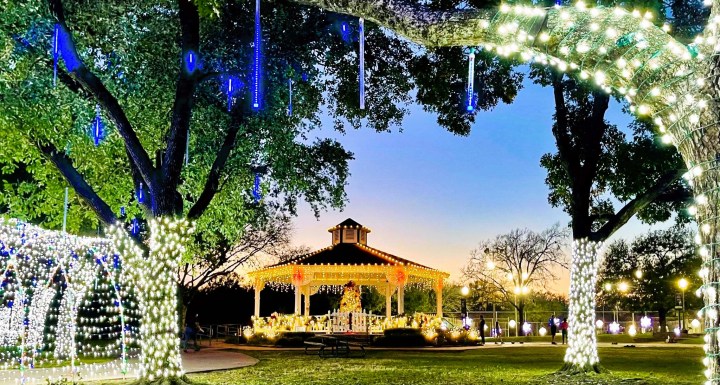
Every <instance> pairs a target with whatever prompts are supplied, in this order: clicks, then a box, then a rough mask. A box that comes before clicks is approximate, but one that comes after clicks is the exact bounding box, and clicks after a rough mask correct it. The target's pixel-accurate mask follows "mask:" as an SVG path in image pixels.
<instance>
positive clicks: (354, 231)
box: [328, 218, 372, 245]
mask: <svg viewBox="0 0 720 385" xmlns="http://www.w3.org/2000/svg"><path fill="white" fill-rule="evenodd" d="M370 231H372V230H370V229H369V228H367V227H365V226H363V225H361V224H359V223H357V222H355V221H354V220H352V219H350V218H348V219H346V220H344V221H342V223H340V224H337V225H335V226H334V227H331V228H329V229H328V232H329V233H331V234H332V244H333V245H337V244H338V243H359V244H361V245H367V234H368V233H369V232H370Z"/></svg>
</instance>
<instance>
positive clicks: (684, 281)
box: [678, 278, 688, 331]
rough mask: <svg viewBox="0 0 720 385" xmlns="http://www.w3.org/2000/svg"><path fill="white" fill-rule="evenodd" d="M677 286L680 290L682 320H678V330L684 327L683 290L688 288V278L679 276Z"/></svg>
mask: <svg viewBox="0 0 720 385" xmlns="http://www.w3.org/2000/svg"><path fill="white" fill-rule="evenodd" d="M678 287H679V288H680V291H681V292H682V321H681V322H680V331H682V330H684V329H685V290H686V289H687V288H688V280H687V279H685V278H680V280H679V281H678Z"/></svg>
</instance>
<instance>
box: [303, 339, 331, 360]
mask: <svg viewBox="0 0 720 385" xmlns="http://www.w3.org/2000/svg"><path fill="white" fill-rule="evenodd" d="M304 343H305V354H310V353H308V352H311V353H312V354H315V353H316V352H317V355H318V356H320V357H325V354H324V353H325V348H327V347H328V346H327V345H325V344H324V343H322V342H315V341H305V342H304Z"/></svg>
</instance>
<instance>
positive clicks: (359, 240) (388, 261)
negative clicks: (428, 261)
mask: <svg viewBox="0 0 720 385" xmlns="http://www.w3.org/2000/svg"><path fill="white" fill-rule="evenodd" d="M370 231H371V230H370V229H369V228H367V227H365V226H363V225H361V224H359V223H357V222H355V221H354V220H352V219H349V218H348V219H346V220H345V221H343V222H342V223H340V224H338V225H337V226H334V227H332V228H330V229H328V232H330V233H331V234H332V245H331V246H328V247H326V248H324V249H320V250H317V251H314V252H312V253H309V254H305V255H301V256H299V257H296V258H293V259H290V260H287V261H284V262H280V263H278V264H275V265H272V266H268V267H265V268H263V269H260V270H255V271H252V272H250V273H248V276H249V278H250V280H251V282H252V283H253V288H254V289H255V316H256V317H259V316H260V292H261V291H262V290H263V288H265V286H267V285H271V286H275V287H278V286H283V287H289V288H291V289H293V290H294V291H295V314H296V315H301V309H300V308H301V296H304V298H305V306H304V309H303V311H302V315H306V316H307V315H310V314H309V313H310V296H311V295H313V294H315V293H317V292H318V290H319V289H320V288H321V287H323V286H343V285H346V284H348V283H349V282H354V283H355V284H357V285H361V286H374V287H376V288H377V289H378V291H379V292H380V293H384V295H385V314H386V316H387V317H388V318H389V317H390V316H391V314H392V313H391V310H392V309H391V297H392V295H393V294H394V293H395V292H396V291H397V296H398V297H397V298H398V301H397V313H398V314H403V313H405V308H404V307H405V306H404V305H405V304H404V302H405V301H404V291H405V287H406V286H407V285H419V286H424V287H431V288H433V289H434V290H435V291H436V293H437V316H440V317H441V316H442V288H443V281H444V280H446V279H447V278H448V277H449V276H450V275H449V274H448V273H445V272H442V271H439V270H435V269H432V268H429V267H427V266H423V265H421V264H419V263H415V262H412V261H409V260H407V259H403V258H400V257H397V256H395V255H392V254H389V253H386V252H384V251H381V250H378V249H375V248H372V247H370V246H368V245H367V235H368V233H370Z"/></svg>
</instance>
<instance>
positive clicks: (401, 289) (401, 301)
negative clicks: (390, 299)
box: [397, 285, 405, 314]
mask: <svg viewBox="0 0 720 385" xmlns="http://www.w3.org/2000/svg"><path fill="white" fill-rule="evenodd" d="M397 305H398V314H405V285H399V286H398V303H397Z"/></svg>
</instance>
